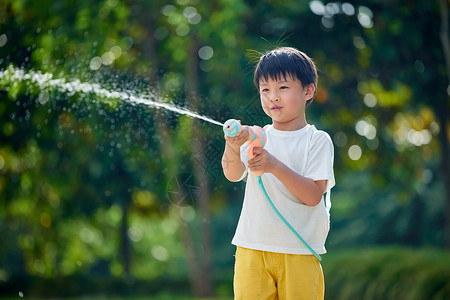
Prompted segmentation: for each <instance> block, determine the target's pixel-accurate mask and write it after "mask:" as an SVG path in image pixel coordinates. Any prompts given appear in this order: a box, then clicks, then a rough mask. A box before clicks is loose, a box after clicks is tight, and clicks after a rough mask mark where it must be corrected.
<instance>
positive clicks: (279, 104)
mask: <svg viewBox="0 0 450 300" xmlns="http://www.w3.org/2000/svg"><path fill="white" fill-rule="evenodd" d="M259 95H260V97H261V105H262V108H263V110H264V112H265V113H266V114H267V115H268V116H269V117H271V118H272V122H273V125H274V127H275V128H276V129H279V130H297V129H300V128H302V127H303V126H305V125H306V120H305V105H306V101H307V100H309V99H311V98H312V97H313V95H314V85H313V84H310V85H308V86H306V87H305V88H303V86H302V84H301V82H300V81H299V80H297V79H294V78H292V77H291V76H286V78H284V77H282V76H281V77H280V78H278V80H274V79H272V78H269V79H268V80H267V81H266V80H265V79H264V78H262V79H261V80H260V81H259Z"/></svg>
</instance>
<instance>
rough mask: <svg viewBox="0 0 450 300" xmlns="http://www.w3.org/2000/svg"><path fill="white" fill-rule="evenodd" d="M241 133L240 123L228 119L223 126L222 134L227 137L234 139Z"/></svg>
mask: <svg viewBox="0 0 450 300" xmlns="http://www.w3.org/2000/svg"><path fill="white" fill-rule="evenodd" d="M240 131H241V123H239V121H238V120H235V119H230V120H228V121H226V122H225V124H223V132H224V133H225V135H226V136H228V137H235V136H237V135H238V134H239V132H240Z"/></svg>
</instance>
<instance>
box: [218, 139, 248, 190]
mask: <svg viewBox="0 0 450 300" xmlns="http://www.w3.org/2000/svg"><path fill="white" fill-rule="evenodd" d="M222 169H223V174H224V175H225V177H226V178H227V179H228V180H229V181H234V182H235V181H239V179H241V177H242V174H244V172H245V165H244V163H243V162H242V161H241V152H240V147H237V148H236V147H233V146H232V145H230V144H229V143H228V142H227V143H226V144H225V151H224V152H223V156H222Z"/></svg>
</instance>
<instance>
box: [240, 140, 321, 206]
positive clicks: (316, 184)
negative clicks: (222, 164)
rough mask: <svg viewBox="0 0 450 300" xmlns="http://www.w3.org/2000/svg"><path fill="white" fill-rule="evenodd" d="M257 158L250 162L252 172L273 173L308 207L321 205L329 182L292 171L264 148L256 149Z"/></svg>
mask: <svg viewBox="0 0 450 300" xmlns="http://www.w3.org/2000/svg"><path fill="white" fill-rule="evenodd" d="M253 151H254V153H255V154H257V156H256V157H255V158H253V159H251V160H249V162H248V163H249V164H248V166H249V168H250V170H251V171H263V172H264V173H272V174H273V175H274V176H275V177H276V178H277V179H278V180H280V181H281V183H283V185H284V186H285V187H286V188H287V189H288V190H289V191H290V192H291V193H292V195H294V196H295V198H297V199H298V200H299V201H301V202H303V203H304V204H306V205H308V206H316V205H317V204H319V203H320V200H321V199H322V195H323V193H324V192H325V187H326V184H327V180H317V181H314V180H312V179H310V178H307V177H304V176H302V175H300V174H298V173H297V172H295V171H293V170H292V169H290V168H289V167H288V166H286V165H285V164H283V163H282V162H281V161H279V160H278V159H277V158H275V157H274V156H273V155H271V154H270V153H269V152H268V151H267V150H265V149H264V148H254V150H253Z"/></svg>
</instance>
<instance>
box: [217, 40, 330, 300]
mask: <svg viewBox="0 0 450 300" xmlns="http://www.w3.org/2000/svg"><path fill="white" fill-rule="evenodd" d="M254 84H255V86H256V88H257V89H258V91H259V94H260V98H261V105H262V108H263V110H264V112H265V113H266V114H267V115H268V116H269V117H270V118H271V119H272V124H271V125H266V126H265V127H264V130H265V131H266V134H267V144H266V145H265V147H264V148H255V149H254V154H255V155H256V157H254V158H252V159H250V158H249V156H248V154H247V144H246V143H245V141H246V140H247V137H248V133H247V131H242V133H241V134H239V135H238V136H236V137H233V138H230V137H227V136H225V140H226V144H225V151H224V154H223V158H222V166H223V171H224V174H225V176H226V178H227V179H228V180H230V181H239V180H242V179H243V178H244V177H245V176H247V184H246V189H245V196H244V202H243V206H242V211H241V216H240V218H239V223H238V226H237V229H236V233H235V236H234V238H233V241H232V243H233V244H234V245H236V246H237V248H236V255H235V259H236V262H235V275H234V294H235V299H244V300H252V299H255V300H256V299H257V300H261V299H292V300H298V299H305V300H311V299H323V298H324V280H323V273H322V267H321V265H320V262H319V260H318V259H317V258H316V257H315V256H313V255H312V253H311V251H310V250H308V248H307V247H306V246H305V245H304V244H303V243H302V242H300V240H299V239H297V237H296V236H295V235H294V234H293V232H291V231H290V229H289V228H288V227H287V226H286V224H284V223H283V222H282V221H281V220H280V218H278V216H277V215H276V213H275V212H274V210H273V209H272V208H271V206H270V205H269V203H268V201H267V200H266V198H265V196H264V194H263V192H262V190H261V189H260V188H259V187H258V184H257V177H256V176H255V175H254V174H253V173H252V172H258V171H262V172H264V174H263V175H262V181H263V183H264V187H265V189H266V191H267V194H268V195H269V197H270V199H271V200H272V202H273V203H274V204H275V206H276V207H277V208H278V210H279V211H280V212H281V214H282V215H283V216H284V218H285V219H287V221H288V222H289V223H290V224H291V225H292V226H293V228H295V230H296V231H297V232H298V233H299V234H300V235H301V236H302V238H303V239H304V240H305V241H306V242H307V243H308V244H309V245H310V246H311V247H312V249H313V250H314V251H315V252H317V253H319V254H323V253H325V252H326V250H325V246H324V244H325V239H326V237H327V234H328V230H329V214H328V209H329V208H328V209H327V208H326V207H325V201H324V197H323V195H324V193H325V192H327V191H329V190H330V189H331V188H332V187H333V186H334V174H333V156H334V152H333V143H332V141H331V139H330V137H329V135H328V134H327V133H326V132H324V131H319V130H317V129H316V128H315V127H314V126H312V125H309V124H308V123H307V122H306V118H305V108H306V106H307V105H309V104H310V103H311V102H312V98H313V96H314V95H315V92H316V87H317V70H316V67H315V65H314V63H313V61H312V60H311V59H310V58H309V57H308V56H307V55H306V54H304V53H303V52H301V51H299V50H297V49H294V48H289V47H282V48H277V49H275V50H272V51H270V52H268V53H267V54H265V55H263V56H261V58H260V60H259V62H258V64H257V66H256V69H255V74H254ZM248 170H250V171H251V172H248Z"/></svg>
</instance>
